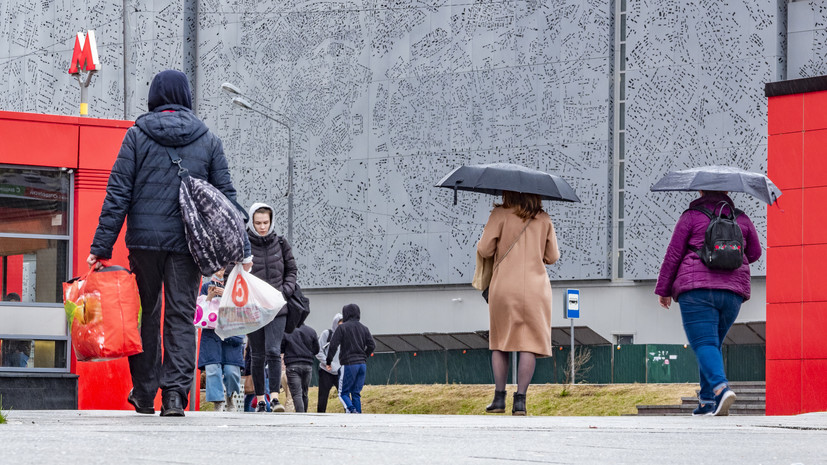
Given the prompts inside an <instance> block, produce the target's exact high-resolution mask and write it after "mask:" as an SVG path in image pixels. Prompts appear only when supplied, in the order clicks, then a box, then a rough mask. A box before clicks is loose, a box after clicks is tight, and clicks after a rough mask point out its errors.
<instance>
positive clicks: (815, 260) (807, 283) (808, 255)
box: [786, 245, 827, 302]
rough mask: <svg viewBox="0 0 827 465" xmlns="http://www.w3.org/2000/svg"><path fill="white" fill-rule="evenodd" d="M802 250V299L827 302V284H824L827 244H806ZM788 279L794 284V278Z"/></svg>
mask: <svg viewBox="0 0 827 465" xmlns="http://www.w3.org/2000/svg"><path fill="white" fill-rule="evenodd" d="M802 250H803V252H802V256H803V263H804V266H803V267H802V274H801V276H802V283H803V286H804V287H803V292H802V301H803V302H827V286H825V285H824V282H825V277H827V245H805V246H802ZM786 281H787V283H789V284H790V285H792V284H794V283H793V282H792V278H786Z"/></svg>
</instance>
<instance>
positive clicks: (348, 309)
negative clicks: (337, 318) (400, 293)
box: [326, 304, 376, 413]
mask: <svg viewBox="0 0 827 465" xmlns="http://www.w3.org/2000/svg"><path fill="white" fill-rule="evenodd" d="M342 316H343V318H342V324H341V325H339V327H338V328H337V329H336V331H335V332H334V333H333V337H331V338H330V348H329V350H328V351H327V360H326V362H327V368H328V370H329V369H330V363H331V362H332V361H333V357H334V355H336V351H337V350H339V363H341V364H342V369H341V372H340V376H339V399H340V400H341V401H342V404H344V406H345V409H346V410H347V413H362V396H361V392H362V387H363V386H364V385H365V374H366V370H367V364H366V362H367V358H368V356H370V354H372V353H373V349H375V348H376V344H375V343H374V342H373V336H371V334H370V330H369V329H368V327H367V326H365V325H363V324H362V323H360V322H359V318H360V316H361V315H360V310H359V306H358V305H356V304H348V305H345V306H344V307H343V308H342Z"/></svg>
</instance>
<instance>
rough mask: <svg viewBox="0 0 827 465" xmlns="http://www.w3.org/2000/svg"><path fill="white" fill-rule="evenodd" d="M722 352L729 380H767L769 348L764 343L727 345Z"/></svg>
mask: <svg viewBox="0 0 827 465" xmlns="http://www.w3.org/2000/svg"><path fill="white" fill-rule="evenodd" d="M722 352H723V355H724V368H725V369H726V375H727V379H728V380H730V381H765V380H766V363H767V362H766V358H767V357H766V355H767V350H766V346H765V345H764V344H745V345H725V346H723V347H722Z"/></svg>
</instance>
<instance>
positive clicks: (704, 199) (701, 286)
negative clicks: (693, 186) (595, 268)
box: [655, 191, 761, 415]
mask: <svg viewBox="0 0 827 465" xmlns="http://www.w3.org/2000/svg"><path fill="white" fill-rule="evenodd" d="M700 192H701V197H700V198H698V199H695V200H694V201H692V203H690V204H689V207H690V210H687V211H685V212H684V213H683V214H682V215H681V217H680V219H678V223H677V224H676V225H675V231H674V232H673V233H672V240H671V241H670V242H669V248H668V249H667V250H666V257H665V258H664V259H663V265H661V268H660V275H659V276H658V284H657V286H656V287H655V294H657V295H658V296H659V297H658V301H659V302H660V305H661V307H663V308H667V309H668V308H669V306H670V305H671V304H672V299H675V301H676V302H678V303H679V305H680V308H681V319H682V320H683V329H684V331H685V332H686V338H687V339H688V340H689V343H690V345H691V346H692V350H693V351H694V352H695V356H696V358H697V359H698V368H699V371H700V379H701V392H700V393H699V395H698V408H696V409H695V411H694V412H693V413H692V414H693V415H727V414H728V413H729V407H730V406H731V405H732V403H733V402H734V401H735V393H734V392H732V390H731V389H730V388H729V382H728V381H727V378H726V373H724V361H723V357H722V355H721V344H722V343H723V341H724V338H725V337H726V334H727V332H728V331H729V328H730V326H732V323H734V322H735V319H736V318H737V317H738V312H739V311H740V309H741V303H742V302H744V301H745V300H747V299H749V296H750V271H749V264H750V263H753V262H754V261H756V260H758V258H760V257H761V243H760V241H759V240H758V233H757V232H756V231H755V226H754V225H753V224H752V221H750V219H749V217H748V216H747V215H746V214H744V213H740V214H738V216H737V218H736V221H737V223H738V226H740V228H741V232H742V234H743V236H744V243H743V251H744V258H743V264H742V265H741V267H740V268H737V269H735V270H714V269H710V268H707V266H706V265H705V264H704V263H703V262H702V261H701V258H700V257H699V256H698V254H697V253H696V252H693V251H692V250H691V249H690V247H692V248H696V249H700V248H701V247H703V243H704V237H705V235H706V229H707V227H708V226H709V222H710V219H709V217H707V216H706V215H705V214H704V213H703V212H701V211H697V210H691V208H694V207H703V208H706V209H707V210H709V211H714V212H716V213H718V212H719V211H720V210H721V209H723V213H724V214H728V213H729V212H730V211H731V210H734V209H735V205H734V204H733V202H732V199H730V198H729V196H728V195H727V193H726V192H715V191H707V192H704V191H700ZM722 202H723V203H724V204H722Z"/></svg>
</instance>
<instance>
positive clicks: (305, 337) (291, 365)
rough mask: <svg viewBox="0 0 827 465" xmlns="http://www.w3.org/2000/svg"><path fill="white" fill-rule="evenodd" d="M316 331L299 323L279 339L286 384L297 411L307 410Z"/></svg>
mask: <svg viewBox="0 0 827 465" xmlns="http://www.w3.org/2000/svg"><path fill="white" fill-rule="evenodd" d="M317 337H318V336H317V335H316V331H315V330H314V329H313V328H311V327H310V326H307V325H301V326H299V327H298V328H296V329H295V330H293V332H292V333H289V334H285V335H284V339H282V341H281V353H282V354H284V365H285V367H286V369H287V386H288V387H289V389H290V395H291V396H292V397H293V406H294V407H295V408H296V412H297V413H304V412H306V411H307V391H308V389H310V378H311V377H312V376H313V357H314V356H315V355H316V354H318V353H319V340H318V339H317Z"/></svg>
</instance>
